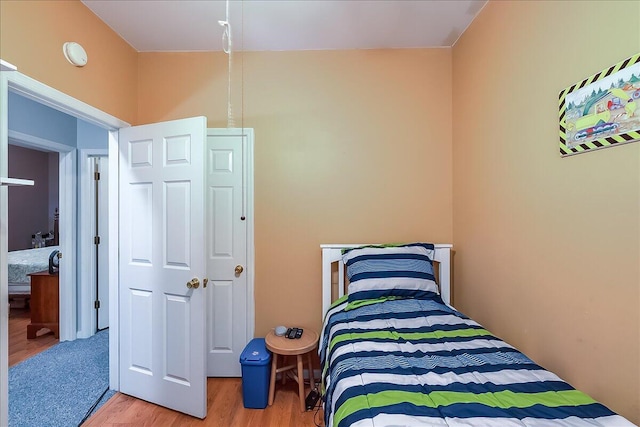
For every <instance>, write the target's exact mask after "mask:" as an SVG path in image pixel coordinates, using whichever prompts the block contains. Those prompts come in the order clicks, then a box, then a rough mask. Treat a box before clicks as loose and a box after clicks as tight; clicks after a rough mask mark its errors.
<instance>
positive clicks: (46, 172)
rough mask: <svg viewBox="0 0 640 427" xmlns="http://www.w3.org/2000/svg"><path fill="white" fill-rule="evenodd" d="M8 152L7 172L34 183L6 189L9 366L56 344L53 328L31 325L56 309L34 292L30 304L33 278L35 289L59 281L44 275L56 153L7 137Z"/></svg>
mask: <svg viewBox="0 0 640 427" xmlns="http://www.w3.org/2000/svg"><path fill="white" fill-rule="evenodd" d="M8 154H9V174H10V175H11V176H19V177H22V178H25V179H29V180H33V181H34V183H35V184H34V185H33V186H16V187H11V188H9V205H8V210H9V218H8V219H9V221H8V231H9V233H8V234H9V242H8V249H9V253H8V257H9V264H8V273H9V306H10V311H9V366H13V365H16V364H17V363H19V362H21V361H23V360H25V359H27V358H29V357H32V356H34V355H35V354H37V353H39V352H41V351H44V350H46V349H47V348H49V347H51V346H53V345H55V344H57V342H58V330H57V328H55V327H54V328H52V329H49V328H41V326H42V325H36V323H34V322H43V321H47V322H48V321H52V320H54V319H53V318H52V315H55V314H57V307H54V305H55V304H51V303H50V302H49V301H41V300H40V299H39V298H38V295H36V296H35V302H34V299H33V298H32V297H34V295H33V286H32V282H33V281H34V280H36V279H37V280H38V283H37V284H36V286H37V287H38V289H37V291H38V292H39V291H40V290H42V288H41V287H40V286H41V285H42V284H45V285H47V286H49V285H51V284H53V283H55V284H57V272H56V273H55V274H54V275H49V274H48V261H49V257H50V254H51V253H52V252H53V251H57V250H58V249H59V246H58V243H59V235H58V228H59V227H58V218H57V217H58V206H59V205H58V201H59V197H58V196H59V188H58V182H59V166H58V162H59V154H58V152H55V151H46V150H44V149H34V148H30V146H29V144H28V143H26V142H25V141H21V140H17V139H10V141H9V153H8ZM31 273H38V275H37V276H32V275H31ZM42 274H46V275H47V277H44V276H42ZM49 287H50V286H49ZM44 290H45V291H50V292H53V291H54V290H52V289H51V290H50V289H44ZM55 292H56V293H57V289H55ZM56 301H57V299H56ZM32 302H34V303H33V304H32ZM55 317H57V316H55Z"/></svg>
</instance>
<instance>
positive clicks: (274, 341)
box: [265, 329, 318, 412]
mask: <svg viewBox="0 0 640 427" xmlns="http://www.w3.org/2000/svg"><path fill="white" fill-rule="evenodd" d="M265 342H266V344H267V348H268V349H269V350H271V352H272V353H273V355H272V357H271V381H270V383H269V405H272V404H273V396H274V394H275V387H276V374H278V373H280V372H282V373H283V374H282V375H283V377H282V383H283V384H284V379H285V377H284V372H286V371H289V370H291V369H295V370H296V375H295V376H294V378H295V380H296V381H297V382H298V395H299V397H300V410H301V411H302V412H304V411H305V409H306V408H305V393H304V369H303V362H302V357H303V356H304V355H305V354H306V355H307V363H308V369H309V384H310V385H311V390H313V389H314V388H315V386H316V385H315V381H314V379H313V366H312V365H311V352H312V351H313V349H315V348H316V347H317V346H318V333H317V332H315V331H312V330H311V329H305V330H304V332H303V334H302V336H301V337H300V338H298V339H289V338H286V337H284V336H282V337H279V336H277V335H276V334H275V333H274V332H273V331H271V332H269V333H268V334H267V336H266V337H265ZM278 356H296V360H297V363H296V364H295V365H289V366H283V367H281V368H278Z"/></svg>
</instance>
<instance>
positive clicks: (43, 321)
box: [27, 271, 59, 339]
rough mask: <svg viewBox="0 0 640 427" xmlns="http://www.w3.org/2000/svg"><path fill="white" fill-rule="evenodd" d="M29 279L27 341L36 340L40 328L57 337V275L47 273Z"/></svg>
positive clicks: (31, 275) (43, 272)
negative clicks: (29, 295)
mask: <svg viewBox="0 0 640 427" xmlns="http://www.w3.org/2000/svg"><path fill="white" fill-rule="evenodd" d="M29 276H30V277H31V301H30V303H29V304H30V305H31V323H30V324H29V325H27V339H33V338H36V334H37V332H38V331H39V330H40V329H42V328H47V329H50V330H51V331H52V332H53V336H54V337H56V338H58V337H59V326H58V325H59V323H58V319H59V311H58V310H59V291H58V290H59V282H58V273H54V274H49V272H48V271H41V272H39V273H31V274H29Z"/></svg>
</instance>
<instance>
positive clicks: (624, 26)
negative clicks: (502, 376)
mask: <svg viewBox="0 0 640 427" xmlns="http://www.w3.org/2000/svg"><path fill="white" fill-rule="evenodd" d="M638 28H640V2H627V1H621V2H615V1H606V2H604V1H599V2H596V1H585V2H555V1H554V2H540V1H539V2H523V1H491V2H490V3H489V4H488V5H487V6H486V7H485V8H484V10H483V11H482V12H481V13H480V15H479V16H478V17H477V18H476V20H475V21H474V22H473V23H472V25H471V26H470V28H469V29H468V30H467V31H466V32H465V34H464V35H463V36H462V37H461V39H460V40H459V41H458V42H457V44H456V45H455V47H454V49H453V99H454V103H453V123H454V128H453V162H454V163H453V164H454V180H453V184H454V186H453V201H454V206H453V230H454V246H455V249H456V252H457V254H456V257H455V280H456V289H455V300H456V305H457V306H458V308H460V309H461V310H462V311H464V312H465V313H467V314H468V315H470V316H471V317H473V318H474V319H476V320H477V321H479V322H481V323H483V324H484V325H485V326H486V327H488V328H489V329H491V330H492V331H493V332H495V333H496V334H498V335H499V336H501V337H502V338H504V339H506V340H507V341H508V342H510V343H512V344H514V345H515V346H517V347H518V348H519V349H521V350H522V351H524V352H525V353H526V354H528V355H529V356H530V357H532V358H533V359H534V360H535V361H536V362H538V363H539V364H541V365H542V366H544V367H545V368H548V369H551V370H552V371H554V372H556V373H557V374H558V375H560V376H561V377H562V378H563V379H565V380H567V381H568V382H570V383H571V384H572V385H574V386H575V387H577V388H579V389H581V390H583V391H585V392H587V393H588V394H590V395H591V396H592V397H594V398H595V399H597V400H600V401H602V402H603V403H605V404H606V405H608V406H609V407H610V408H611V409H613V410H615V411H618V412H620V413H621V414H622V415H624V416H626V417H628V418H629V419H630V420H631V421H634V422H635V423H640V404H639V402H640V400H639V399H640V397H639V396H640V389H639V383H640V355H639V342H640V341H639V337H640V329H639V328H640V317H639V315H638V313H639V312H640V309H639V308H640V292H639V288H640V270H639V260H640V220H639V218H640V212H639V209H640V143H634V144H628V145H625V146H620V147H616V148H607V149H604V150H600V151H597V152H590V153H585V154H579V155H577V156H573V157H569V158H560V156H559V153H558V93H559V92H560V91H561V90H562V89H564V88H566V87H568V86H570V85H572V84H573V83H575V82H578V81H580V80H582V79H584V78H586V77H589V76H591V75H593V74H595V73H596V72H599V71H600V70H602V69H604V68H606V67H609V66H610V65H613V64H615V63H617V62H619V61H621V60H623V59H626V58H628V57H629V56H631V55H633V54H635V53H638V52H639V51H640V30H638Z"/></svg>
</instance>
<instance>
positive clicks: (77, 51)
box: [62, 42, 88, 67]
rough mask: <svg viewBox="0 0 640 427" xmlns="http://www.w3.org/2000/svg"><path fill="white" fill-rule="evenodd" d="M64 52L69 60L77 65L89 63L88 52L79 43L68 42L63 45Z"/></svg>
mask: <svg viewBox="0 0 640 427" xmlns="http://www.w3.org/2000/svg"><path fill="white" fill-rule="evenodd" d="M62 52H63V53H64V57H65V58H67V61H69V62H70V63H72V64H73V65H75V66H76V67H84V66H85V65H87V60H88V58H87V52H86V51H85V50H84V48H83V47H82V46H80V44H79V43H76V42H66V43H65V44H63V45H62Z"/></svg>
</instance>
